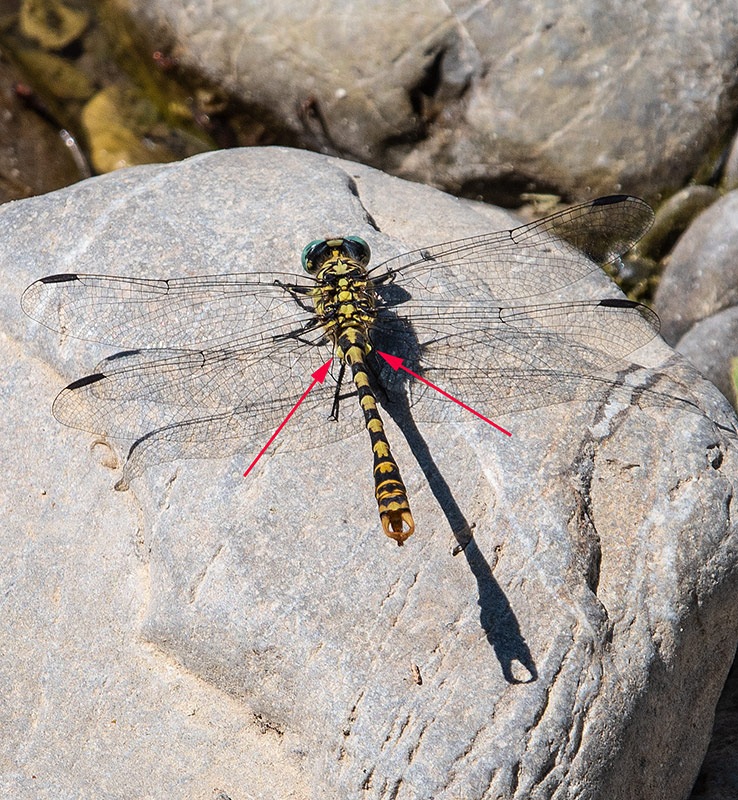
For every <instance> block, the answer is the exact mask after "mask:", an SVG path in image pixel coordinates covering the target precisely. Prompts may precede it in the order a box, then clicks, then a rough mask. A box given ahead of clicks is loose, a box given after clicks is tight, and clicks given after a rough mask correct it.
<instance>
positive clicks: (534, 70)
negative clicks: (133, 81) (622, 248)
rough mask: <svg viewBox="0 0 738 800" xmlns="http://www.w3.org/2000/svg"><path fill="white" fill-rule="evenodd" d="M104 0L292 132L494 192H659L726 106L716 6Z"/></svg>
mask: <svg viewBox="0 0 738 800" xmlns="http://www.w3.org/2000/svg"><path fill="white" fill-rule="evenodd" d="M119 5H120V6H121V7H123V8H125V9H126V10H127V11H128V12H130V13H131V14H132V15H133V17H134V18H135V19H138V21H139V24H140V26H141V27H142V29H143V30H145V31H147V32H152V31H153V32H155V33H154V34H153V36H154V43H155V44H156V46H157V47H159V48H161V47H165V48H166V47H167V46H166V45H164V44H162V43H167V42H168V43H169V44H168V49H169V50H170V51H171V52H172V53H173V54H174V55H175V56H176V57H177V58H179V59H180V61H181V62H182V63H183V64H185V65H187V66H188V67H190V68H193V69H194V70H195V71H196V72H198V73H200V74H204V75H206V76H208V78H209V79H210V80H212V81H213V82H214V83H215V84H216V85H218V86H224V87H226V88H227V89H230V90H232V91H233V92H234V93H235V95H236V96H238V97H239V98H240V99H242V100H243V101H245V102H246V104H247V105H248V106H249V107H251V108H252V109H253V111H254V113H255V114H256V116H257V117H258V118H260V119H262V120H265V119H269V120H272V123H273V128H274V129H275V130H279V129H281V131H282V136H283V137H288V139H289V140H290V141H292V142H299V143H302V144H304V145H305V146H308V147H310V148H312V149H322V150H323V151H324V152H332V153H334V154H337V155H345V156H348V157H351V158H355V159H357V160H359V161H362V162H365V163H370V164H373V165H374V166H377V167H380V168H382V169H385V170H387V171H391V172H395V173H396V174H402V175H403V176H405V177H409V178H412V179H414V180H418V181H421V182H424V183H431V184H434V185H437V186H440V187H442V188H445V189H447V190H451V191H453V192H454V193H457V194H458V193H462V194H466V195H467V196H483V197H485V198H486V199H488V200H490V201H492V202H503V203H505V202H509V203H513V202H515V200H517V199H518V198H519V195H520V193H521V192H526V191H538V192H541V191H543V192H546V191H554V192H556V193H559V194H564V195H568V196H574V197H582V196H587V197H592V196H595V195H597V194H603V193H609V192H612V191H618V190H625V191H628V192H632V193H635V194H640V195H645V196H649V197H653V196H656V195H657V194H670V193H671V192H673V191H675V190H676V189H678V188H681V187H682V186H683V185H684V183H685V182H686V181H687V180H689V179H690V178H691V177H693V176H694V175H695V173H697V172H698V171H699V170H700V169H703V170H704V169H709V165H706V164H705V154H706V153H709V152H717V151H718V150H719V147H720V146H721V145H724V144H726V143H727V141H728V139H729V137H730V124H731V119H732V115H733V113H734V111H735V107H736V106H735V93H734V92H733V91H732V88H731V87H732V86H733V85H734V65H735V63H736V59H737V58H738V52H736V42H738V37H737V36H736V34H737V33H738V14H737V13H736V7H735V4H734V3H732V2H718V3H713V2H706V0H691V1H690V2H681V3H676V4H669V5H668V6H665V5H660V6H656V5H649V6H646V7H644V6H643V5H642V4H641V5H637V4H632V3H631V4H623V5H620V6H613V5H612V4H606V3H602V2H598V1H597V0H568V2H565V3H550V2H543V1H540V2H536V3H527V4H521V3H518V2H514V1H513V0H508V1H507V2H498V3H494V4H489V3H483V4H476V5H473V4H471V5H470V4H468V3H440V2H439V3H427V2H406V3H401V4H398V3H387V2H383V3H376V2H373V3H366V2H358V3H350V4H346V3H344V2H335V1H334V2H329V3H325V2H324V3H304V2H282V3H278V4H269V5H263V4H255V3H251V2H245V1H243V0H242V2H233V0H214V2H209V3H198V2H192V1H191V0H181V2H178V3H173V2H171V0H146V1H145V2H142V0H128V1H127V2H122V1H121V2H119ZM283 141H284V138H283Z"/></svg>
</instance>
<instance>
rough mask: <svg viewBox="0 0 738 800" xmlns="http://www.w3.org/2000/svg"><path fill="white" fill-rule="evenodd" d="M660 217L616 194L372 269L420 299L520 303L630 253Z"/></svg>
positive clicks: (379, 277)
mask: <svg viewBox="0 0 738 800" xmlns="http://www.w3.org/2000/svg"><path fill="white" fill-rule="evenodd" d="M652 222H653V211H652V209H651V207H650V206H649V205H648V204H647V203H645V202H644V201H643V200H640V199H639V198H637V197H630V196H627V195H615V196H612V197H604V198H600V199H598V200H593V201H591V202H588V203H582V204H581V205H578V206H574V207H573V208H569V209H566V210H565V211H561V212H559V213H557V214H554V215H552V216H550V217H546V218H545V219H541V220H537V221H536V222H532V223H530V224H528V225H523V226H521V227H519V228H514V229H513V230H509V231H498V232H495V233H490V234H484V235H482V236H472V237H470V238H467V239H460V240H457V241H454V242H446V243H444V244H440V245H436V246H434V247H425V248H422V249H420V250H415V251H412V252H409V253H405V254H404V255H401V256H398V257H396V258H393V259H390V260H389V261H386V262H384V263H383V264H381V265H379V266H378V267H375V268H374V269H373V270H371V271H370V274H371V276H372V278H373V279H374V280H375V281H376V282H377V283H378V284H380V285H381V284H382V283H383V282H385V283H386V282H388V281H389V280H390V279H392V280H394V279H396V280H397V282H398V284H399V285H401V286H402V287H403V288H404V289H406V290H407V291H408V292H409V293H410V294H411V295H413V298H414V299H418V300H422V299H429V300H433V299H435V300H444V299H449V300H450V299H455V298H458V297H460V296H462V297H464V298H466V299H468V300H473V299H477V300H482V299H487V300H491V299H493V298H494V299H497V300H503V301H508V300H515V299H522V298H531V297H534V296H535V295H546V294H549V293H551V292H553V291H556V290H558V289H561V288H563V287H565V286H569V285H570V284H572V283H575V282H576V281H578V280H581V279H582V278H583V277H585V276H586V275H588V274H589V273H591V272H592V271H594V270H595V269H597V267H598V265H602V264H606V263H609V262H611V261H613V260H615V259H616V258H618V257H619V256H621V255H622V254H623V253H625V252H627V251H628V250H629V249H630V248H631V247H632V246H633V245H634V244H635V243H636V242H637V241H638V240H639V239H640V238H641V237H642V236H643V234H644V233H645V232H646V231H647V230H648V229H649V227H650V226H651V223H652Z"/></svg>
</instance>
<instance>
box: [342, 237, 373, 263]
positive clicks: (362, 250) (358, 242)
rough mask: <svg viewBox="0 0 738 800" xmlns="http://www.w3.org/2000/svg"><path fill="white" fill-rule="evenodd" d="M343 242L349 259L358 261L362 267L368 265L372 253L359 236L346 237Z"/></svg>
mask: <svg viewBox="0 0 738 800" xmlns="http://www.w3.org/2000/svg"><path fill="white" fill-rule="evenodd" d="M344 242H345V243H346V247H347V248H348V250H349V252H350V253H351V257H352V258H353V259H354V260H356V261H358V262H359V264H361V266H362V267H365V266H366V265H367V264H368V263H369V259H370V258H371V257H372V251H371V249H370V248H369V245H368V244H367V243H366V242H365V241H364V240H363V239H362V238H361V236H347V237H346V238H345V239H344Z"/></svg>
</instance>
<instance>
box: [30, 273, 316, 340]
mask: <svg viewBox="0 0 738 800" xmlns="http://www.w3.org/2000/svg"><path fill="white" fill-rule="evenodd" d="M280 278H283V279H284V282H283V284H278V283H276V281H277V280H279V279H280ZM285 285H289V286H291V287H292V286H294V275H280V274H277V273H269V274H266V273H262V274H259V273H255V274H241V275H210V276H203V277H192V278H170V279H166V280H164V279H163V280H158V279H146V278H124V277H116V276H108V275H83V274H74V273H69V274H63V275H51V276H49V277H47V278H41V280H38V281H36V282H35V283H32V284H31V285H30V286H29V287H28V288H27V289H26V291H25V292H24V293H23V297H22V298H21V306H22V308H23V310H24V311H25V313H26V314H28V316H29V317H31V318H32V319H35V320H36V321H37V322H40V323H41V324H42V325H45V326H46V327H47V328H50V329H51V330H53V331H60V332H61V333H64V334H66V335H69V336H73V337H74V338H76V339H85V340H89V341H94V342H102V343H105V344H111V345H114V346H120V347H130V348H139V347H163V348H167V347H188V346H193V345H194V346H200V347H202V346H214V345H217V344H223V345H225V344H227V343H228V342H229V341H232V340H233V339H236V338H239V337H241V338H242V337H244V336H248V337H250V340H251V341H252V342H253V343H255V344H258V343H259V342H264V341H268V340H270V339H271V338H272V337H274V336H279V335H282V334H288V333H290V332H292V331H294V330H298V329H300V328H301V327H302V326H303V325H305V324H306V323H308V322H309V321H310V320H311V318H312V315H311V313H310V312H309V310H306V309H305V308H303V307H301V306H300V304H299V303H298V302H296V300H295V297H293V296H292V295H291V294H290V293H289V292H288V291H287V290H286V288H285Z"/></svg>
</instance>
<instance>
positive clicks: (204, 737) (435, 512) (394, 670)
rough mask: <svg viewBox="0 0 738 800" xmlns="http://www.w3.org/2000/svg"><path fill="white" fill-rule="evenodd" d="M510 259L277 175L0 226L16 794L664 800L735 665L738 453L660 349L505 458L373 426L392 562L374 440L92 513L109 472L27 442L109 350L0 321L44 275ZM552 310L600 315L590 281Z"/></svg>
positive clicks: (129, 499)
mask: <svg viewBox="0 0 738 800" xmlns="http://www.w3.org/2000/svg"><path fill="white" fill-rule="evenodd" d="M509 225H510V219H509V218H508V217H506V216H505V215H503V214H501V213H500V212H498V211H496V210H494V209H489V208H485V207H482V206H478V205H475V204H472V203H468V202H462V201H459V200H456V199H454V198H451V197H448V196H444V195H442V194H440V193H438V192H435V191H433V190H431V189H429V188H427V187H423V186H419V185H415V184H410V183H404V182H403V181H400V180H398V179H394V178H390V177H387V176H385V175H382V174H379V173H377V172H374V171H373V170H371V169H369V168H367V167H364V166H361V165H357V164H354V163H349V162H343V161H339V160H335V159H330V158H325V157H322V156H317V155H311V154H308V153H301V152H297V151H290V150H283V149H264V150H260V149H254V150H243V151H229V152H220V153H213V154H208V155H206V156H202V157H197V158H194V159H191V160H189V161H186V162H183V163H179V164H174V165H167V166H157V167H144V168H138V169H134V170H128V171H123V172H119V173H115V174H112V175H108V176H105V177H103V178H99V179H95V180H90V181H86V182H84V183H82V184H78V185H76V186H73V187H70V188H69V189H67V190H64V191H63V192H58V193H56V194H53V195H48V196H45V197H40V198H36V199H32V200H27V201H23V202H19V203H16V204H13V205H10V206H5V207H3V208H2V209H0V230H1V231H2V234H3V235H2V236H1V237H0V242H1V243H2V244H0V247H2V249H3V253H2V258H3V263H5V264H6V265H8V269H7V270H6V280H5V282H4V285H3V287H2V295H0V314H1V315H2V320H3V328H4V330H5V331H6V337H5V338H4V340H3V341H2V348H3V352H4V356H5V363H6V364H7V367H6V374H5V376H4V378H5V379H4V381H3V389H2V392H3V401H4V411H5V413H4V415H3V420H4V430H3V433H4V436H3V437H2V441H3V463H4V464H5V479H4V481H3V487H2V492H3V507H4V508H5V510H6V516H5V525H4V526H3V544H2V545H1V547H2V556H3V559H4V562H5V564H6V567H5V569H4V570H3V573H2V574H3V578H2V580H3V597H4V598H5V606H4V615H3V626H2V628H0V630H1V631H2V640H0V645H1V646H2V647H3V651H4V652H5V653H6V658H5V659H4V660H3V662H2V667H0V669H2V678H3V685H4V686H6V687H8V688H7V691H6V695H7V696H6V703H7V708H8V709H9V710H8V711H7V712H6V714H5V720H6V723H5V732H4V743H3V749H4V751H5V755H6V759H5V763H6V767H5V773H4V775H3V777H2V778H1V779H0V780H2V784H0V786H1V787H2V789H3V791H4V793H5V794H7V795H15V796H29V797H30V796H33V797H59V796H64V795H69V796H74V795H76V794H80V793H82V794H91V793H98V794H101V795H105V794H107V795H110V796H125V797H138V796H147V795H148V796H169V795H172V796H178V797H192V798H195V797H204V796H212V795H217V794H218V792H220V793H223V794H225V795H227V796H229V797H233V798H235V797H241V796H245V797H248V796H254V797H269V796H274V797H295V798H303V797H321V798H322V797H329V798H333V797H335V798H339V797H340V798H346V799H350V798H380V797H390V796H392V797H398V798H399V797H403V798H413V799H414V798H434V799H435V800H450V798H452V797H453V798H464V799H465V800H473V798H483V797H485V798H488V797H499V798H513V797H525V798H548V797H553V796H556V797H561V798H577V799H578V800H581V799H582V798H593V799H594V798H603V799H604V798H608V800H619V799H621V798H622V800H625V799H626V798H627V800H638V798H644V799H645V798H648V800H659V799H660V798H664V800H666V798H668V800H674V798H679V797H686V796H687V794H688V792H689V789H690V787H691V784H692V782H693V780H694V777H695V775H696V774H697V771H698V768H699V765H700V762H701V760H702V757H703V755H704V752H705V749H706V746H707V741H708V737H709V733H710V727H711V724H712V717H713V712H714V708H715V703H716V700H717V697H718V695H719V693H720V690H721V687H722V685H723V683H724V680H725V675H726V673H727V670H728V667H729V665H730V661H731V659H732V656H733V652H734V650H735V645H736V633H737V630H738V604H736V592H737V590H738V586H737V585H736V542H737V539H736V528H735V522H734V520H735V518H736V511H735V508H734V501H733V498H734V497H735V495H736V491H735V484H736V475H737V471H738V450H737V449H736V444H735V439H734V438H732V437H730V436H728V435H727V434H726V433H725V431H724V430H723V429H721V428H720V427H718V426H717V425H716V424H715V422H717V423H719V424H720V425H731V424H735V417H734V416H732V412H731V410H730V409H729V407H728V406H727V404H726V403H725V401H724V399H723V398H722V397H721V396H720V395H719V394H718V393H717V392H716V390H715V389H714V388H713V387H712V386H711V385H710V384H708V383H707V382H705V381H703V380H701V379H700V377H699V376H698V375H697V373H696V372H695V371H694V370H693V369H691V368H690V367H689V366H688V365H687V364H685V363H684V362H683V361H679V360H678V359H675V358H674V357H673V354H672V353H671V351H670V350H669V349H668V348H667V347H665V346H664V345H663V343H661V342H660V341H658V340H654V341H653V342H651V343H650V345H649V346H648V347H647V348H644V349H643V350H641V351H640V352H639V353H638V354H637V355H638V361H639V362H641V363H645V364H646V365H647V366H649V365H650V368H643V369H636V368H633V369H629V370H625V371H623V373H621V378H622V381H623V383H624V384H625V385H624V386H623V387H621V388H620V389H616V388H613V389H612V391H610V390H608V391H606V392H604V393H603V392H598V393H597V396H593V398H592V401H591V402H578V403H570V404H564V405H558V406H554V407H550V408H547V409H539V410H532V411H527V412H523V413H519V414H514V415H509V416H507V417H502V418H500V419H499V420H498V421H499V422H502V423H504V424H505V425H506V427H508V429H510V430H512V432H513V437H512V438H511V439H506V438H505V437H502V436H501V435H500V434H499V433H497V432H496V431H494V430H492V429H491V428H489V426H486V425H484V423H481V422H479V421H476V420H475V419H472V418H471V417H469V416H468V415H464V414H460V415H459V416H458V417H454V418H453V419H452V420H449V422H448V423H447V424H445V425H426V426H420V434H421V435H422V437H423V438H422V440H418V438H417V437H415V438H413V437H412V436H410V442H409V443H407V442H405V441H404V440H403V437H402V436H401V435H400V434H399V432H398V431H397V429H396V428H394V426H392V425H391V424H388V428H389V433H390V436H391V440H392V442H393V446H394V448H395V450H396V453H395V455H396V456H397V459H398V462H399V463H400V465H401V466H402V467H403V469H404V476H405V479H406V482H407V484H408V489H409V492H410V495H411V501H412V503H413V508H414V512H415V516H416V520H417V522H418V530H417V531H416V533H415V535H414V536H413V537H412V538H411V539H410V540H409V541H408V542H407V543H406V545H405V546H404V547H403V548H397V547H396V546H395V545H394V543H393V542H392V541H390V540H389V539H387V538H386V537H384V536H383V535H382V533H381V531H380V529H379V524H378V521H377V518H376V505H375V503H374V499H373V496H372V490H371V482H370V472H371V469H370V462H369V449H368V443H367V442H365V441H364V440H363V437H365V434H363V433H362V432H361V431H360V430H359V431H357V433H356V435H355V436H353V437H351V438H349V439H348V440H346V441H343V442H341V441H337V442H332V443H331V442H330V441H329V439H330V438H331V437H330V435H329V433H328V432H327V429H326V432H325V434H324V430H323V429H321V430H320V431H316V432H313V433H312V434H311V433H310V431H307V430H306V429H305V424H304V420H303V422H301V421H300V418H299V417H297V416H296V418H295V419H294V420H293V422H292V423H291V424H290V425H288V426H287V427H286V428H285V430H284V431H283V432H282V434H281V435H280V438H281V440H282V441H281V444H280V446H279V447H278V448H277V449H276V450H275V451H273V452H269V453H268V454H267V455H266V456H265V457H264V458H263V459H262V461H261V462H260V465H259V467H258V468H257V470H258V471H256V472H254V473H252V476H250V479H249V480H246V481H244V479H243V478H242V477H241V473H242V471H243V469H244V467H245V465H246V464H247V463H248V461H249V460H250V456H249V454H245V453H243V454H239V455H238V456H236V457H232V458H225V459H222V460H210V461H203V460H199V461H198V460H193V461H178V462H176V463H169V464H163V465H161V466H159V467H154V468H151V469H149V470H148V471H147V472H146V473H144V475H143V477H141V478H139V479H137V480H135V481H134V482H133V484H132V489H131V491H129V492H128V493H124V494H121V493H116V492H114V491H112V484H113V483H114V481H115V480H116V479H117V478H118V477H119V475H120V471H119V469H116V468H115V466H116V463H117V461H116V454H119V453H120V452H124V450H123V451H119V450H117V449H116V448H115V446H112V445H109V444H107V443H105V442H102V443H99V441H98V443H97V444H96V445H95V446H94V447H91V446H90V443H91V442H95V441H97V440H99V437H92V436H90V435H89V434H85V433H81V432H79V431H74V430H71V429H65V428H61V427H59V426H58V425H57V424H56V423H55V421H54V420H53V418H52V417H51V414H50V410H49V407H50V403H51V400H52V398H53V396H54V394H55V393H56V391H58V389H59V388H60V387H61V386H62V385H64V383H66V382H68V381H69V380H72V379H74V378H77V377H80V376H81V375H84V374H86V373H87V372H89V371H91V369H92V365H93V364H94V363H95V362H96V360H97V359H98V358H99V357H100V356H101V355H105V354H106V353H108V352H110V350H109V349H103V348H101V347H99V346H95V345H94V344H92V343H89V342H88V343H85V342H79V341H75V340H71V339H69V338H68V337H65V336H64V335H60V334H58V333H56V334H54V333H51V332H50V331H48V330H46V329H44V328H42V327H40V326H39V325H37V324H36V323H34V322H32V321H31V320H29V319H27V318H25V317H24V316H23V315H22V314H21V312H20V309H19V306H18V298H19V296H20V294H21V292H22V290H23V288H24V287H25V285H26V284H28V283H30V282H31V281H32V280H34V279H36V278H38V277H40V276H42V275H47V274H50V273H58V272H72V271H74V272H77V271H80V272H98V273H109V274H123V275H133V276H145V275H146V276H157V277H164V276H171V275H206V274H213V273H219V272H248V271H250V270H253V269H268V270H275V271H283V272H289V273H291V274H294V275H298V274H299V271H300V268H299V254H300V251H301V248H302V247H303V245H304V244H305V242H307V241H309V240H311V239H315V238H317V237H319V236H322V235H326V234H327V233H329V232H334V233H344V232H346V233H348V232H350V233H355V234H358V235H360V236H363V237H364V238H365V239H367V241H369V242H370V243H371V244H372V246H373V248H374V250H375V255H376V259H377V261H379V260H381V259H382V258H383V257H388V256H391V255H393V254H395V253H398V252H401V251H402V250H404V249H410V248H413V247H417V246H422V245H427V244H431V243H433V242H435V241H444V240H446V239H451V238H459V237H461V236H465V235H471V234H473V233H479V232H481V231H485V230H495V229H500V228H504V227H508V226H509ZM470 274H471V273H470ZM560 296H561V298H562V299H563V298H564V297H568V298H571V297H577V298H581V299H586V298H592V297H617V296H618V295H617V291H616V290H615V289H614V287H612V285H611V284H610V283H609V281H608V280H607V279H606V278H605V277H604V275H602V274H600V273H593V274H592V275H590V276H589V277H588V278H587V279H586V280H582V281H580V282H579V283H578V284H576V286H570V287H567V288H566V290H562V292H561V293H560ZM665 362H669V363H668V364H667V363H665ZM628 386H630V387H631V388H627V387H628ZM633 387H635V388H633ZM640 389H644V390H645V391H644V393H643V394H640V399H638V398H639V390H640ZM259 390H260V387H258V386H255V387H253V391H255V392H258V391H259ZM649 390H652V391H654V392H660V393H662V394H661V395H660V396H661V397H663V396H664V395H668V394H672V393H678V394H680V395H681V396H683V397H688V398H691V400H692V401H693V402H694V403H696V404H698V405H699V407H700V408H701V409H702V410H703V411H700V410H698V409H697V406H688V405H685V404H683V403H680V402H677V401H673V402H659V395H656V394H649ZM703 412H704V413H703ZM311 435H312V440H311V439H310V437H311ZM422 442H424V443H425V445H427V450H424V449H423V445H422ZM306 445H312V447H311V448H308V449H306ZM460 519H466V520H467V521H468V522H469V523H474V524H475V526H476V527H475V536H474V540H473V542H472V543H471V544H470V545H469V546H468V547H467V548H466V550H465V551H464V553H463V554H461V555H458V556H457V557H455V558H453V557H451V555H450V547H451V546H452V545H454V544H455V543H456V540H455V538H454V537H453V536H452V526H453V524H454V523H458V521H459V520H460Z"/></svg>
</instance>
